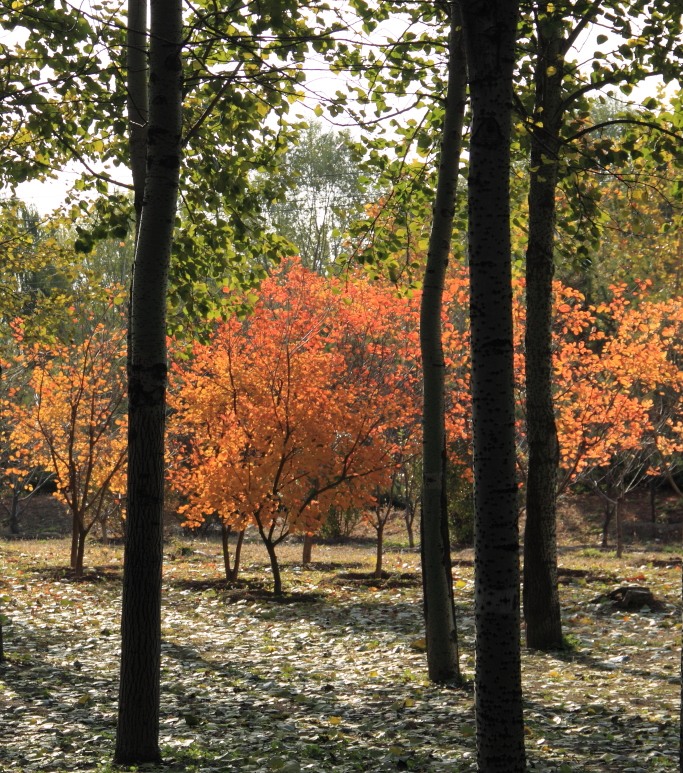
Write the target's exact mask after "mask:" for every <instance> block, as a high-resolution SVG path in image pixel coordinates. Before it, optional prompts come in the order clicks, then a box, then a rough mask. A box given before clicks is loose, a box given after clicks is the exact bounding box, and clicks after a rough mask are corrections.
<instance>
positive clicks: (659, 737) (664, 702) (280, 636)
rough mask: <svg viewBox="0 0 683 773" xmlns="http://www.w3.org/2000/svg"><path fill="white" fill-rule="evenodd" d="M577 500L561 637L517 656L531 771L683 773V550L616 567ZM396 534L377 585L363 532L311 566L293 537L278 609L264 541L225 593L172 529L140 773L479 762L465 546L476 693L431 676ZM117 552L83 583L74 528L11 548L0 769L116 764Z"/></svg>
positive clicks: (104, 555)
mask: <svg viewBox="0 0 683 773" xmlns="http://www.w3.org/2000/svg"><path fill="white" fill-rule="evenodd" d="M580 504H581V503H580V502H579V504H578V505H577V501H576V500H574V501H573V504H572V505H571V506H568V505H565V507H564V509H563V518H562V521H561V523H562V528H561V549H560V567H561V572H560V579H561V599H562V607H563V625H564V632H565V635H566V637H567V640H568V644H569V648H568V649H567V650H564V651H561V652H556V653H552V654H543V653H538V652H530V651H528V650H526V649H523V651H522V669H523V681H524V699H525V726H526V747H527V754H528V760H529V769H530V770H532V771H553V772H555V773H582V772H583V771H586V772H587V771H600V772H601V773H604V772H606V771H609V772H610V773H612V772H614V773H621V772H622V771H623V773H627V772H634V773H635V772H636V771H664V770H675V769H677V766H678V712H679V698H680V687H679V684H680V682H679V667H680V637H681V625H680V619H681V608H680V589H681V566H680V558H679V555H680V554H681V553H682V552H683V551H682V550H681V549H680V548H681V546H680V544H679V543H675V544H668V545H667V544H665V543H655V542H652V543H646V542H639V541H632V542H631V543H630V544H628V545H627V549H626V552H625V554H624V556H623V557H622V558H621V559H617V558H616V556H615V554H614V552H613V551H601V550H599V549H598V548H597V546H598V545H599V532H600V519H599V511H598V510H597V509H596V508H593V515H590V514H587V512H586V508H585V507H581V506H579V505H580ZM572 508H573V509H572ZM637 509H638V508H636V510H637ZM674 510H675V507H674V505H672V506H671V507H669V510H668V511H667V512H670V513H673V512H674ZM671 520H672V521H673V520H677V519H676V517H675V515H672V516H671ZM399 523H400V521H399ZM53 531H54V530H53ZM60 531H61V528H59V529H56V533H59V532H60ZM631 531H637V530H636V529H632V530H631ZM626 532H627V534H628V533H629V531H628V529H626ZM403 542H404V538H403V534H402V533H401V530H400V529H399V528H396V529H395V530H394V531H393V532H392V534H391V536H390V539H389V544H388V545H387V549H386V555H385V570H386V573H387V574H386V576H385V578H384V579H382V580H373V579H371V578H370V576H369V574H370V572H371V569H372V567H373V564H374V545H373V544H372V542H371V541H369V540H357V541H352V542H349V543H347V544H343V545H316V546H315V548H314V554H313V559H314V561H313V563H312V564H311V565H310V566H308V567H302V566H301V563H300V560H301V545H300V544H296V543H292V544H285V545H283V546H282V548H281V550H280V555H281V559H282V564H283V579H284V583H285V589H286V591H287V594H288V595H287V597H286V599H285V601H286V602H287V603H282V602H281V601H277V600H276V599H274V598H273V597H272V596H269V595H268V593H266V592H264V591H265V590H267V589H268V587H269V581H270V571H269V569H268V567H267V561H266V560H265V558H266V556H265V550H264V549H263V548H262V547H261V546H260V545H259V544H258V543H256V542H255V541H252V540H250V541H248V542H247V543H246V544H245V548H244V552H243V558H242V572H241V580H240V582H239V584H238V585H237V586H228V585H227V584H226V583H225V581H224V580H222V579H221V574H222V558H221V553H220V543H219V541H217V540H215V539H208V538H204V539H191V538H188V537H185V536H183V535H178V536H174V537H171V538H170V539H169V540H168V542H167V544H166V546H165V551H164V552H165V568H164V585H163V591H164V607H163V621H162V636H163V644H162V675H161V678H162V705H161V744H162V752H163V757H164V761H165V762H164V765H162V766H158V765H157V766H141V767H140V770H146V771H169V773H170V772H172V773H175V772H178V773H179V772H180V771H197V772H199V771H205V772H206V773H208V772H209V771H216V772H218V771H221V772H222V773H226V772H230V771H244V773H250V772H256V771H258V772H261V771H262V772H263V773H267V772H270V771H283V772H284V773H296V772H297V771H302V772H303V771H311V772H313V773H331V772H332V771H339V773H346V772H347V771H349V772H350V771H363V773H374V772H375V771H376V772H377V773H381V772H382V771H396V770H413V771H425V773H426V772H428V771H449V772H450V773H452V772H453V771H473V770H475V726H474V714H473V693H472V686H471V683H472V679H473V675H474V652H473V645H474V641H473V637H474V618H473V606H472V605H473V581H472V572H473V568H472V560H471V559H472V555H471V551H467V550H465V551H457V552H455V553H454V559H455V565H454V573H455V594H456V605H457V613H458V628H459V638H460V665H461V669H462V672H463V675H464V677H465V680H466V686H465V687H464V688H452V687H443V686H435V685H432V684H430V683H429V682H428V681H427V679H426V670H425V653H424V641H423V631H422V610H421V603H420V595H421V585H420V575H419V554H418V552H417V551H416V550H414V549H409V548H407V547H406V546H405V545H404V544H403ZM122 558H123V555H122V549H121V547H120V546H117V545H104V544H99V543H97V542H96V541H95V540H92V542H91V543H89V545H88V547H87V549H86V565H87V567H88V568H87V570H86V573H85V577H84V578H82V579H81V580H75V579H73V578H71V577H70V575H69V573H68V572H67V571H66V570H65V569H64V568H63V567H64V566H65V564H66V562H67V560H68V541H67V540H66V539H65V538H64V537H59V538H54V539H45V538H42V539H34V540H11V541H10V540H2V541H0V613H2V614H3V615H4V620H5V624H4V627H3V628H4V650H5V655H6V658H7V660H6V662H5V663H4V664H1V665H0V715H1V716H2V722H0V771H2V773H24V771H45V772H46V773H66V772H67V771H94V772H95V771H96V772H98V773H106V772H107V771H111V770H114V768H113V767H112V766H111V763H110V760H111V757H112V753H113V744H114V736H115V721H116V699H117V678H118V648H119V637H118V621H119V614H120V580H121V566H122ZM625 585H628V586H632V585H635V586H644V587H647V588H649V589H650V590H651V591H652V593H653V594H654V596H655V597H656V599H657V600H659V601H660V602H661V606H659V607H657V609H656V610H652V609H650V608H649V607H647V606H644V607H638V608H634V609H619V608H617V604H616V602H614V601H610V600H609V599H608V597H607V596H606V594H607V593H609V592H610V591H612V590H613V589H615V588H618V587H621V586H625Z"/></svg>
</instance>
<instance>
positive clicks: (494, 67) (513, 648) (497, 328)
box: [462, 0, 526, 773]
mask: <svg viewBox="0 0 683 773" xmlns="http://www.w3.org/2000/svg"><path fill="white" fill-rule="evenodd" d="M462 8H463V22H464V31H465V47H466V51H467V63H468V70H469V80H470V95H471V100H472V131H471V141H470V174H469V249H470V281H471V299H470V326H471V336H472V409H473V417H472V418H473V435H474V493H475V625H476V674H475V713H476V723H477V761H478V770H479V771H480V773H494V772H496V773H521V771H524V770H525V768H526V765H525V752H524V725H523V719H522V686H521V668H520V643H519V635H520V609H519V534H518V508H517V479H516V475H515V415H514V394H513V380H514V371H513V337H512V287H511V255H510V223H509V220H510V211H509V210H510V187H509V175H510V130H511V128H510V127H511V106H512V73H513V67H514V54H515V40H516V34H517V13H518V7H517V3H516V2H514V0H489V1H488V2H482V0H463V2H462Z"/></svg>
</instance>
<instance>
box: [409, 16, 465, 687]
mask: <svg viewBox="0 0 683 773" xmlns="http://www.w3.org/2000/svg"><path fill="white" fill-rule="evenodd" d="M447 7H448V12H449V14H450V25H451V26H450V37H449V54H450V56H449V64H448V68H449V76H448V92H447V95H446V108H445V114H444V124H443V137H442V145H441V157H440V161H439V176H438V184H437V190H436V198H435V201H434V213H433V220H432V231H431V235H430V241H429V251H428V254H427V263H426V266H425V274H424V281H423V285H422V305H421V311H420V347H421V353H422V373H423V376H422V377H423V409H422V410H423V457H422V476H423V484H422V521H421V532H420V534H421V546H420V550H421V555H422V577H423V587H424V615H425V629H426V641H427V664H428V670H429V678H430V679H432V680H433V681H435V682H444V681H448V680H452V679H453V680H459V678H460V667H459V663H458V640H457V627H456V620H455V607H454V604H453V576H452V570H451V556H450V538H449V534H448V503H447V498H446V475H447V472H446V464H447V439H446V419H445V362H444V353H443V339H442V331H441V316H442V306H443V300H442V299H443V291H444V281H445V277H446V267H447V266H448V260H449V256H450V253H451V240H452V237H453V216H454V213H455V195H456V190H457V181H458V174H459V162H460V151H461V149H462V129H463V120H464V112H465V89H466V84H467V73H466V66H465V55H464V50H463V42H462V22H461V19H460V9H459V5H458V3H449V4H448V6H447Z"/></svg>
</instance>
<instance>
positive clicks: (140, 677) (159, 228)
mask: <svg viewBox="0 0 683 773" xmlns="http://www.w3.org/2000/svg"><path fill="white" fill-rule="evenodd" d="M181 49H182V4H181V3H180V0H152V3H151V32H150V81H149V82H150V87H149V89H150V90H149V94H150V99H149V103H150V114H149V130H148V135H147V166H146V176H145V195H144V201H143V206H142V219H141V221H140V228H139V234H138V239H137V244H136V250H135V266H134V271H133V288H132V293H131V316H130V320H131V333H130V344H131V350H130V362H129V373H128V384H129V414H128V416H129V418H128V421H129V428H128V519H127V529H126V532H127V534H126V548H125V554H124V570H123V597H122V616H121V677H120V685H119V715H118V727H117V735H116V752H115V756H114V759H115V762H116V763H117V764H121V765H132V764H141V763H147V762H156V763H158V762H159V761H160V758H161V755H160V752H159V697H160V696H159V681H160V657H161V569H162V546H163V507H164V431H165V412H166V378H167V353H166V295H167V284H168V269H169V262H170V255H171V247H172V242H173V226H174V222H175V211H176V203H177V196H178V181H179V173H180V160H181V104H182V69H183V68H182V60H181Z"/></svg>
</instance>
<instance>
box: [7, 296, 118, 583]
mask: <svg viewBox="0 0 683 773" xmlns="http://www.w3.org/2000/svg"><path fill="white" fill-rule="evenodd" d="M72 313H73V314H74V315H75V314H77V313H78V312H77V310H76V309H75V308H74V309H72ZM82 323H83V325H84V326H85V327H86V328H87V327H89V328H90V329H89V330H87V331H84V333H83V335H82V340H81V341H80V342H78V343H75V344H73V345H71V344H62V343H59V342H56V341H53V342H51V343H47V342H46V343H41V342H35V343H33V344H29V345H27V346H26V347H25V348H24V350H23V352H22V362H23V365H24V367H25V368H28V369H30V371H31V378H30V381H29V386H30V388H31V390H32V393H33V399H32V400H31V401H30V402H28V403H26V404H25V405H24V406H17V410H23V413H24V417H23V421H21V422H20V423H19V424H18V426H17V427H16V428H15V430H14V432H13V434H12V445H13V446H14V447H15V448H19V449H21V448H33V453H32V454H31V459H27V460H25V461H24V464H25V463H26V462H27V463H28V467H24V469H25V470H26V473H27V474H30V472H31V469H32V465H35V464H36V463H39V464H40V465H41V466H42V467H44V468H45V469H46V470H48V471H50V472H51V473H52V475H53V476H54V479H55V481H56V484H57V490H58V493H59V495H60V497H61V498H62V499H63V501H64V503H65V504H66V506H67V508H68V511H69V513H70V514H71V520H72V538H71V568H72V569H73V570H74V572H75V574H76V575H77V576H80V575H81V574H82V572H83V559H84V552H85V543H86V539H87V536H88V534H89V533H90V531H91V529H92V528H93V526H94V525H95V524H96V523H97V522H98V521H99V520H100V519H101V518H102V517H103V516H104V515H105V513H106V508H107V507H108V506H109V502H108V497H109V496H110V495H111V494H115V493H120V492H122V490H123V486H124V476H123V472H124V467H125V462H126V422H125V403H124V395H125V388H124V372H125V369H124V360H125V333H124V331H123V326H122V324H120V325H119V327H118V330H112V329H111V328H109V327H106V326H105V325H104V324H103V323H102V322H101V321H99V320H96V319H93V318H92V317H88V316H85V318H84V319H83V320H82ZM16 335H17V338H18V339H19V342H21V337H22V335H23V332H22V330H21V328H19V329H18V330H17V333H16ZM22 461H23V458H22V456H21V455H19V457H18V458H17V459H16V464H15V466H16V467H18V468H21V467H22Z"/></svg>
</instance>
